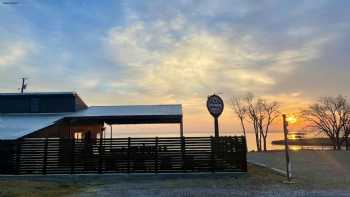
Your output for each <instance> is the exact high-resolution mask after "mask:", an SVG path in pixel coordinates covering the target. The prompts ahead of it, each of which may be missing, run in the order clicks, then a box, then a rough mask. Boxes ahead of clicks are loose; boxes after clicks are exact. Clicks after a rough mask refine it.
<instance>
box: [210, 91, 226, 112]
mask: <svg viewBox="0 0 350 197" xmlns="http://www.w3.org/2000/svg"><path fill="white" fill-rule="evenodd" d="M207 108H208V110H209V112H210V114H211V115H212V116H214V117H219V116H220V115H221V113H222V111H224V101H223V100H222V99H221V98H220V97H219V96H218V95H215V94H213V95H211V96H209V97H208V100H207Z"/></svg>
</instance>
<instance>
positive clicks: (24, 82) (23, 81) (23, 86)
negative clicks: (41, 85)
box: [19, 77, 28, 94]
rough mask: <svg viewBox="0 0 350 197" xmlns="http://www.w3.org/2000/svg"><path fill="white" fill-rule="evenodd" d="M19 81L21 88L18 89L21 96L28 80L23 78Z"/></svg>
mask: <svg viewBox="0 0 350 197" xmlns="http://www.w3.org/2000/svg"><path fill="white" fill-rule="evenodd" d="M21 79H22V86H21V88H19V89H21V93H22V94H23V92H24V90H25V89H26V88H27V85H28V83H26V81H27V79H28V78H26V77H23V78H21Z"/></svg>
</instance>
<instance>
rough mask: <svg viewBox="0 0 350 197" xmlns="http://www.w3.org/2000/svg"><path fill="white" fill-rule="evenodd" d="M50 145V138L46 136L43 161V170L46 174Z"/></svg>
mask: <svg viewBox="0 0 350 197" xmlns="http://www.w3.org/2000/svg"><path fill="white" fill-rule="evenodd" d="M48 145H49V140H48V138H45V142H44V162H43V171H42V173H43V174H46V167H47V149H48Z"/></svg>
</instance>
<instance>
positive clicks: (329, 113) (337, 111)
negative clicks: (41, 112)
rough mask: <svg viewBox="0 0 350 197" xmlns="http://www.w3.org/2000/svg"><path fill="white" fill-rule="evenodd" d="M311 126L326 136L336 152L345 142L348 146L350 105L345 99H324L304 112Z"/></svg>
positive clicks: (339, 97) (340, 96) (341, 97)
mask: <svg viewBox="0 0 350 197" xmlns="http://www.w3.org/2000/svg"><path fill="white" fill-rule="evenodd" d="M302 115H303V117H304V118H305V120H306V121H307V122H308V123H309V124H310V125H309V126H310V127H312V128H314V129H317V130H318V131H319V132H321V133H324V134H326V135H327V136H328V137H329V139H330V140H331V142H332V144H333V148H334V149H335V150H340V149H341V146H342V144H343V143H344V142H346V143H347V144H348V141H347V140H348V137H349V134H350V105H349V104H348V102H347V100H346V98H345V97H343V96H342V95H339V96H337V97H323V98H321V99H320V100H319V101H318V102H317V103H315V104H313V105H311V106H309V107H308V109H306V110H304V111H303V112H302Z"/></svg>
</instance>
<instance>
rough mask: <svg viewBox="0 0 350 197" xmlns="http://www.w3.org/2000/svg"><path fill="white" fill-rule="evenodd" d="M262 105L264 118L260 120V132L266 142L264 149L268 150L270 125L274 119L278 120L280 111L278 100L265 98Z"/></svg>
mask: <svg viewBox="0 0 350 197" xmlns="http://www.w3.org/2000/svg"><path fill="white" fill-rule="evenodd" d="M261 105H262V107H263V118H264V119H261V120H260V121H259V124H260V126H259V128H260V134H261V136H262V140H263V144H264V151H267V147H266V139H267V134H268V132H269V130H270V126H271V124H272V123H273V121H275V120H276V118H277V117H278V116H279V115H280V112H279V104H278V103H277V102H275V101H274V102H271V103H269V102H267V101H266V100H263V102H261Z"/></svg>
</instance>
